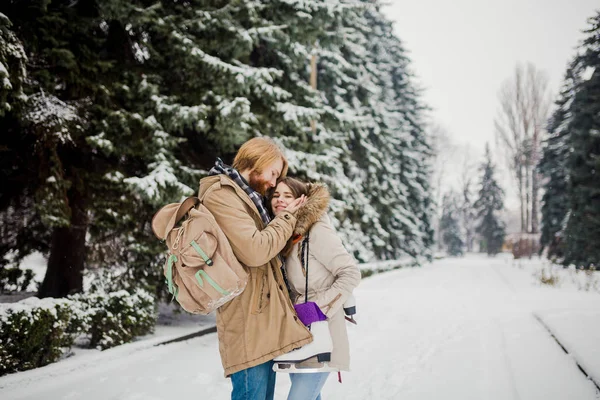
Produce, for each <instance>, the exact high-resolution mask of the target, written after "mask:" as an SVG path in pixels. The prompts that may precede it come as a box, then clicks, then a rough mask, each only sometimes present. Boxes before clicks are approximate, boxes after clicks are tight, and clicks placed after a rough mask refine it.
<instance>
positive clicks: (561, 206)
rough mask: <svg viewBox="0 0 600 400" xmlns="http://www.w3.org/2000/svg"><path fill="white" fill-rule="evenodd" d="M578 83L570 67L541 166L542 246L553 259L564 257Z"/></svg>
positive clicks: (553, 116) (546, 140) (550, 128)
mask: <svg viewBox="0 0 600 400" xmlns="http://www.w3.org/2000/svg"><path fill="white" fill-rule="evenodd" d="M576 80H577V78H576V77H575V76H574V75H573V70H572V68H569V69H568V70H567V73H566V75H565V80H564V84H563V89H562V91H561V94H560V97H559V99H558V100H557V102H556V109H555V111H554V113H553V114H552V116H551V117H550V120H549V121H548V129H547V136H546V139H545V140H544V142H543V147H542V158H541V159H540V163H539V165H538V168H539V170H540V173H541V174H542V176H544V177H545V178H546V181H545V185H544V195H543V196H542V220H541V225H542V229H541V239H540V242H541V243H540V244H541V246H542V248H547V249H548V252H547V254H548V257H549V258H559V259H562V257H563V255H564V251H563V249H564V240H563V239H562V236H563V234H564V232H563V230H564V225H565V222H566V218H567V215H568V212H569V171H568V162H569V155H570V143H569V140H570V131H569V123H570V116H571V114H570V112H569V106H570V103H571V98H572V96H573V93H574V92H573V88H574V86H575V82H576Z"/></svg>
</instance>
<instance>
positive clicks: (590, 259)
mask: <svg viewBox="0 0 600 400" xmlns="http://www.w3.org/2000/svg"><path fill="white" fill-rule="evenodd" d="M589 22H590V27H589V29H587V30H586V31H585V32H586V34H587V37H586V39H585V40H584V41H583V44H582V45H581V46H580V48H579V51H578V55H577V56H576V58H575V61H574V63H573V65H572V70H573V75H574V76H577V77H578V79H577V84H576V86H575V87H574V94H573V97H572V100H571V103H570V105H569V112H570V116H569V125H568V130H569V144H570V156H569V162H568V164H567V165H568V169H569V200H570V201H569V206H570V211H569V218H568V221H567V223H566V228H565V234H564V240H565V258H564V263H565V265H570V264H575V265H576V266H578V267H583V268H590V267H597V266H598V265H599V264H600V246H599V245H598V239H597V238H599V237H600V119H599V118H598V116H599V115H600V12H598V13H597V14H596V15H595V16H594V17H593V18H590V20H589Z"/></svg>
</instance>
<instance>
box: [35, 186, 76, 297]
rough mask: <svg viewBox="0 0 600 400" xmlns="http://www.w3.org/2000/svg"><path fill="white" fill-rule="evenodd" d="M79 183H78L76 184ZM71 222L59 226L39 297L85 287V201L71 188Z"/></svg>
mask: <svg viewBox="0 0 600 400" xmlns="http://www.w3.org/2000/svg"><path fill="white" fill-rule="evenodd" d="M74 186H76V185H74ZM68 195H69V205H70V206H71V225H70V226H68V227H60V228H55V229H54V231H53V232H52V243H51V248H50V258H49V259H48V269H47V270H46V276H45V277H44V281H43V282H42V285H41V286H40V290H39V292H38V297H40V298H44V297H66V296H67V295H69V294H72V293H77V292H81V291H82V290H83V267H84V263H85V255H86V254H85V236H86V232H87V227H88V220H87V213H86V207H85V200H84V197H83V195H82V194H81V193H79V192H78V190H77V189H75V188H71V189H70V190H69V194H68Z"/></svg>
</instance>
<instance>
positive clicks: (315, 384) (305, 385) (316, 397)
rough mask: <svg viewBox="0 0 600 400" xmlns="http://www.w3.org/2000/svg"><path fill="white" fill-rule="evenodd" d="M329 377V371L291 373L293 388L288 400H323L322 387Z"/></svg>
mask: <svg viewBox="0 0 600 400" xmlns="http://www.w3.org/2000/svg"><path fill="white" fill-rule="evenodd" d="M328 377H329V372H315V373H310V374H290V379H291V380H292V388H291V389H290V394H289V395H288V400H321V389H323V386H324V385H325V381H327V378H328Z"/></svg>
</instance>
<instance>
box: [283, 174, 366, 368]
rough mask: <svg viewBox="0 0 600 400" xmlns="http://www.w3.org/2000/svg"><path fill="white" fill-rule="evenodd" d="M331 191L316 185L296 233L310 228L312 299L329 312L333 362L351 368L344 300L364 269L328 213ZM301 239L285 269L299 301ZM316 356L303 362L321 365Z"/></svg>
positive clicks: (302, 285)
mask: <svg viewBox="0 0 600 400" xmlns="http://www.w3.org/2000/svg"><path fill="white" fill-rule="evenodd" d="M328 203H329V193H328V191H327V189H326V188H325V187H324V186H322V185H313V186H312V188H311V189H310V191H309V195H308V202H307V204H306V205H305V206H303V207H302V208H301V209H300V210H298V212H297V214H296V217H297V219H298V222H297V224H296V228H295V230H294V234H295V235H303V236H304V235H306V232H307V231H309V243H308V244H309V257H308V262H309V264H308V278H309V279H308V300H309V301H314V302H316V303H317V305H318V306H319V307H320V308H321V310H322V311H323V312H324V313H325V315H327V318H328V322H329V330H330V333H331V337H332V339H333V352H332V353H331V362H329V365H330V366H331V367H333V368H335V369H338V370H344V371H348V370H349V369H350V349H349V343H348V333H347V330H346V323H347V322H346V320H345V318H344V310H343V304H344V302H345V301H346V300H347V298H348V297H349V296H350V294H352V291H353V290H354V288H355V287H356V286H358V284H359V282H360V270H359V269H358V267H357V265H356V261H355V260H354V258H353V257H352V256H351V255H350V254H348V252H347V251H346V249H345V248H344V245H343V244H342V241H341V239H340V237H339V236H338V235H337V233H336V232H335V230H334V229H333V227H332V226H331V223H330V220H329V217H328V216H327V214H326V211H327V208H328ZM300 243H301V241H299V242H298V243H296V244H294V245H293V246H292V247H291V250H288V253H289V254H288V255H287V256H286V261H285V269H286V273H287V277H288V281H289V283H290V286H291V288H292V290H293V291H294V292H296V294H297V295H298V296H297V298H296V300H295V303H301V302H304V293H305V275H304V271H303V266H302V264H301V262H300ZM318 365H319V363H318V362H317V361H316V358H314V359H311V360H308V361H306V362H304V363H303V364H302V366H306V367H312V366H318Z"/></svg>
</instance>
